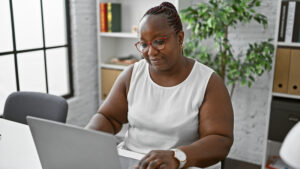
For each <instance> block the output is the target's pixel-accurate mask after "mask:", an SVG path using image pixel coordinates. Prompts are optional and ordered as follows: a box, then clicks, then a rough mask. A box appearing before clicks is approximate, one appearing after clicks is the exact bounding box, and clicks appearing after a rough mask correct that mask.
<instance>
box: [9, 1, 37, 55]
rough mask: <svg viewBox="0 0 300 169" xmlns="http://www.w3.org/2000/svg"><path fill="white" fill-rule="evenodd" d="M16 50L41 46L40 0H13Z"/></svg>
mask: <svg viewBox="0 0 300 169" xmlns="http://www.w3.org/2000/svg"><path fill="white" fill-rule="evenodd" d="M13 11H14V21H15V33H16V45H17V50H23V49H32V48H41V47H43V40H42V38H43V36H42V21H41V5H40V0H26V1H24V0H13Z"/></svg>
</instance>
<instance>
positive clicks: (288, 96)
mask: <svg viewBox="0 0 300 169" xmlns="http://www.w3.org/2000/svg"><path fill="white" fill-rule="evenodd" d="M272 96H277V97H285V98H291V99H300V95H293V94H285V93H276V92H273V93H272Z"/></svg>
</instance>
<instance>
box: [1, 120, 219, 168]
mask: <svg viewBox="0 0 300 169" xmlns="http://www.w3.org/2000/svg"><path fill="white" fill-rule="evenodd" d="M0 134H1V138H0V169H42V166H41V164H40V160H39V157H38V154H37V151H36V148H35V145H34V142H33V139H32V136H31V132H30V129H29V126H28V125H24V124H21V123H16V122H12V121H9V120H5V119H2V118H0ZM118 153H119V155H120V162H121V166H122V167H123V168H126V169H127V168H133V166H134V165H135V164H136V163H137V162H138V161H137V160H140V159H141V158H142V157H143V155H142V154H139V153H135V152H131V151H127V150H124V149H118ZM220 166H221V165H220V163H218V164H216V165H214V166H211V167H208V168H207V169H219V168H220ZM189 169H196V167H189ZM198 169H199V168H198Z"/></svg>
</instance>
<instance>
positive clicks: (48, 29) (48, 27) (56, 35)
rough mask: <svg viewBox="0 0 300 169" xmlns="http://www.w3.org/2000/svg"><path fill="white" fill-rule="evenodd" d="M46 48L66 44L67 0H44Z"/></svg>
mask: <svg viewBox="0 0 300 169" xmlns="http://www.w3.org/2000/svg"><path fill="white" fill-rule="evenodd" d="M43 11H44V29H45V41H46V46H47V47H49V46H54V45H55V46H58V45H65V44H66V31H65V30H66V20H65V14H66V8H65V0H43Z"/></svg>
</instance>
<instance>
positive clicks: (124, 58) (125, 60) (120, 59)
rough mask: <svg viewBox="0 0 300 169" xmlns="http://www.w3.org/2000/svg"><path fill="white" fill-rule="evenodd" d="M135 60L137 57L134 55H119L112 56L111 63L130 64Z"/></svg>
mask: <svg viewBox="0 0 300 169" xmlns="http://www.w3.org/2000/svg"><path fill="white" fill-rule="evenodd" d="M137 61H139V59H138V58H137V57H136V56H133V55H129V56H121V57H117V58H113V59H112V60H111V63H114V64H120V65H130V64H133V63H135V62H137Z"/></svg>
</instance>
